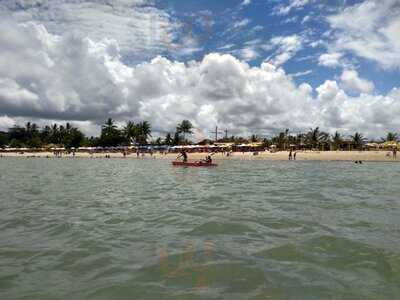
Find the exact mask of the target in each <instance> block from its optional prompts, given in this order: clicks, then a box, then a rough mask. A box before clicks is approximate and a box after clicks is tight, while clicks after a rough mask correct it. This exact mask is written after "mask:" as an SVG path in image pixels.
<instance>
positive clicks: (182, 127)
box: [176, 120, 193, 140]
mask: <svg viewBox="0 0 400 300" xmlns="http://www.w3.org/2000/svg"><path fill="white" fill-rule="evenodd" d="M192 128H193V125H192V123H191V122H190V121H189V120H183V121H182V123H180V124H178V126H177V127H176V131H177V132H178V133H183V140H186V133H187V134H193V131H192Z"/></svg>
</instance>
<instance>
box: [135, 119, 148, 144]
mask: <svg viewBox="0 0 400 300" xmlns="http://www.w3.org/2000/svg"><path fill="white" fill-rule="evenodd" d="M137 129H138V139H139V143H140V144H147V139H148V137H151V126H150V123H149V122H147V121H143V122H140V123H139V124H137Z"/></svg>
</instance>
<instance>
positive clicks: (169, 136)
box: [164, 132, 173, 146]
mask: <svg viewBox="0 0 400 300" xmlns="http://www.w3.org/2000/svg"><path fill="white" fill-rule="evenodd" d="M164 143H165V144H166V145H168V146H170V145H172V143H173V139H172V136H171V133H169V132H168V133H167V135H166V136H165V139H164Z"/></svg>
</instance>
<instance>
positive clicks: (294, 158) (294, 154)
mask: <svg viewBox="0 0 400 300" xmlns="http://www.w3.org/2000/svg"><path fill="white" fill-rule="evenodd" d="M296 155H297V152H296V151H294V153H293V160H296Z"/></svg>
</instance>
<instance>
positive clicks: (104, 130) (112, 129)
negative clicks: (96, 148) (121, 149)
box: [100, 118, 123, 147]
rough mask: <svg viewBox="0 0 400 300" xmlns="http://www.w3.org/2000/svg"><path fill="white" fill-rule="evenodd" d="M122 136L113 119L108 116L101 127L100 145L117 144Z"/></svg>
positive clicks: (121, 139)
mask: <svg viewBox="0 0 400 300" xmlns="http://www.w3.org/2000/svg"><path fill="white" fill-rule="evenodd" d="M122 141H123V137H122V135H121V132H120V130H118V127H117V125H115V122H114V120H113V119H111V118H108V119H107V121H106V122H105V123H104V124H103V126H102V127H101V135H100V145H102V146H104V147H109V146H117V145H119V144H120V143H122Z"/></svg>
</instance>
